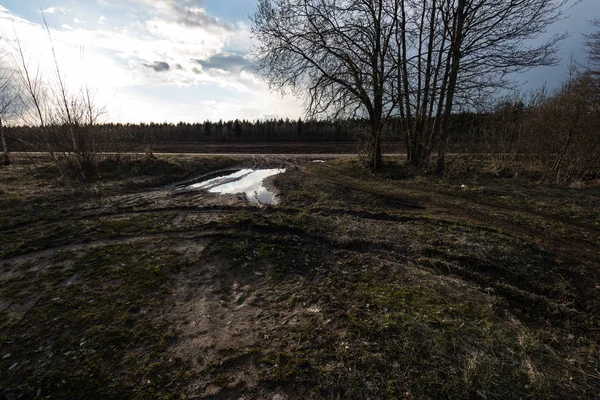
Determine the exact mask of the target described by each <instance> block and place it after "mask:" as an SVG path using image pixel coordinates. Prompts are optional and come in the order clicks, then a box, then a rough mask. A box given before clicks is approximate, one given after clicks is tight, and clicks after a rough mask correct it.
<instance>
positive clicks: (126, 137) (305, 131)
mask: <svg viewBox="0 0 600 400" xmlns="http://www.w3.org/2000/svg"><path fill="white" fill-rule="evenodd" d="M486 115H487V114H476V113H461V114H456V115H454V117H453V123H452V125H451V126H452V128H451V135H450V138H451V139H450V140H451V141H452V142H454V143H461V142H465V141H468V142H469V143H472V142H473V140H476V139H477V136H478V135H477V132H478V131H479V129H478V127H480V126H481V124H482V122H483V121H484V120H485V117H486ZM401 126H402V124H401V121H400V120H399V119H391V120H390V121H389V122H388V124H387V125H386V129H385V135H384V138H385V140H386V141H387V142H392V143H402V142H404V134H403V132H402V131H401ZM60 130H61V127H60V126H55V127H54V129H48V127H46V128H45V130H44V134H41V132H40V129H39V128H38V127H31V126H17V127H12V128H8V129H7V138H8V139H9V141H10V147H11V148H12V149H13V150H28V151H35V150H40V151H43V150H45V149H44V148H43V145H44V143H43V142H44V141H45V140H46V139H48V138H47V137H46V136H47V135H48V132H52V131H55V132H57V134H58V132H59V131H60ZM87 130H88V131H87V132H88V133H87V134H88V135H91V136H94V137H96V138H97V141H100V142H105V143H106V144H107V146H110V147H113V146H114V145H116V144H119V146H120V147H122V146H124V145H125V144H128V145H127V146H125V147H127V148H129V147H135V146H138V145H141V146H145V147H148V146H152V145H157V144H176V143H269V142H307V143H332V142H355V141H357V140H358V141H360V140H363V139H364V140H367V138H368V132H369V124H368V121H367V120H361V119H354V120H344V121H324V120H319V121H313V120H307V121H305V120H302V119H298V120H290V119H285V120H284V119H271V120H266V121H246V120H237V119H236V120H234V121H218V122H210V121H205V122H202V123H186V122H180V123H177V124H175V123H150V124H145V123H140V124H130V123H126V124H121V123H106V124H97V125H94V126H90V127H87Z"/></svg>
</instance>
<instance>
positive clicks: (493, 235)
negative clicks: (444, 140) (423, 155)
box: [0, 156, 600, 400]
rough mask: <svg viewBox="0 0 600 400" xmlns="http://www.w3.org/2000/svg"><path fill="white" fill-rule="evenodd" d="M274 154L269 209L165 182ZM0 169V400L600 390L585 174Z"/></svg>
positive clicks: (330, 167) (597, 283)
mask: <svg viewBox="0 0 600 400" xmlns="http://www.w3.org/2000/svg"><path fill="white" fill-rule="evenodd" d="M242 165H243V166H263V167H271V168H273V167H286V168H287V172H286V173H285V174H284V175H279V176H276V177H275V178H274V179H272V181H271V182H270V183H269V185H270V186H273V187H275V188H276V189H277V190H278V191H279V196H280V201H281V202H280V204H279V205H278V206H276V207H264V206H263V207H255V206H252V205H251V204H249V203H248V202H247V201H246V200H245V198H244V196H241V195H228V196H220V195H216V194H211V193H206V192H194V191H183V192H181V191H174V190H173V189H172V186H170V184H171V183H173V182H176V181H180V180H184V179H188V178H193V177H197V176H200V175H202V174H204V173H207V172H211V171H214V170H217V169H221V168H226V167H232V166H242ZM101 170H102V171H103V172H102V179H100V180H98V181H96V182H94V183H90V184H85V185H82V184H75V183H70V184H69V183H64V182H59V181H57V179H56V172H55V171H54V170H53V168H52V167H51V166H47V165H45V164H43V163H40V164H39V165H37V168H34V167H32V166H31V165H29V164H28V163H27V162H25V161H20V162H17V163H15V164H14V165H12V166H10V167H2V168H0V210H1V211H0V226H1V227H2V228H1V230H0V349H1V350H0V398H6V399H17V398H55V399H67V398H72V399H76V398H77V399H82V398H103V399H124V398H135V399H149V398H204V399H274V400H275V399H278V400H280V399H303V398H327V399H330V398H339V399H354V398H360V399H382V398H390V399H391V398H397V399H421V398H487V399H490V398H506V399H512V398H522V399H527V398H532V399H533V398H536V399H538V398H556V399H564V398H581V399H594V398H600V397H599V396H598V393H600V355H599V349H598V340H599V339H600V312H599V311H600V270H599V268H598V266H599V265H600V245H599V244H600V222H599V221H600V185H598V184H597V183H594V182H591V183H580V184H577V185H573V186H572V187H558V186H548V185H543V184H539V183H537V182H536V181H535V180H533V179H525V178H523V179H521V180H509V179H502V178H499V177H495V176H492V175H489V174H486V173H485V169H484V168H481V167H480V168H479V169H478V170H477V172H473V171H470V172H468V173H466V172H465V174H462V175H460V176H458V177H455V178H447V179H443V180H434V179H431V178H428V177H426V176H420V175H415V174H414V173H412V172H411V171H407V170H405V169H404V168H403V167H402V166H401V165H400V164H399V163H398V162H396V161H395V160H389V162H388V167H387V168H386V169H384V170H383V171H381V172H378V173H376V174H373V173H371V172H370V171H368V170H365V169H364V168H362V167H361V166H360V165H359V164H358V161H357V160H346V159H339V160H330V161H328V162H326V163H313V162H309V161H306V162H302V161H299V160H294V161H289V160H285V159H255V160H251V159H244V160H235V159H231V158H219V157H208V158H201V157H182V156H178V157H164V158H161V159H160V160H150V161H148V160H147V161H136V162H126V163H122V164H118V165H116V164H115V165H105V166H103V168H102V169H101Z"/></svg>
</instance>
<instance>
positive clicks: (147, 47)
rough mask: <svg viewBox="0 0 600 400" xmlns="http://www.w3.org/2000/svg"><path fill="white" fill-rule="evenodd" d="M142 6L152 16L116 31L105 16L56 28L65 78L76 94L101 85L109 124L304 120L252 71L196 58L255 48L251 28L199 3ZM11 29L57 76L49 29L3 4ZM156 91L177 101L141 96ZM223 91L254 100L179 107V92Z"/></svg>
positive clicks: (3, 22) (0, 21)
mask: <svg viewBox="0 0 600 400" xmlns="http://www.w3.org/2000/svg"><path fill="white" fill-rule="evenodd" d="M136 1H138V2H142V3H143V4H149V6H148V7H149V9H150V15H149V16H147V17H146V18H144V17H140V19H139V21H137V22H132V23H130V24H127V25H125V26H122V27H115V26H114V22H113V21H111V25H110V26H109V25H108V24H106V22H107V20H106V17H104V16H99V17H98V22H99V25H100V27H99V28H98V29H91V28H88V27H87V26H86V25H81V24H80V22H81V21H79V20H78V19H77V18H75V19H74V23H75V24H79V25H78V29H77V30H73V28H72V27H71V26H69V25H66V24H63V25H61V28H59V29H55V28H50V31H51V34H52V38H53V43H54V45H55V48H56V49H55V50H56V54H57V55H58V59H59V60H58V61H59V65H60V68H61V72H62V74H63V75H64V77H65V80H66V81H68V82H69V84H70V86H71V87H72V88H73V90H77V89H78V88H80V87H82V86H85V85H88V86H90V87H91V88H98V94H97V99H98V102H99V103H100V104H106V105H107V108H108V111H109V118H110V119H113V120H120V121H123V122H125V121H133V122H137V121H150V120H155V121H178V120H184V121H194V120H204V119H217V120H218V119H228V118H232V119H235V118H240V119H241V118H245V119H255V118H257V117H259V116H260V115H261V113H263V114H265V113H268V114H274V113H275V114H277V115H279V116H282V117H287V116H289V117H295V116H298V115H299V110H300V107H299V104H298V102H297V101H296V100H295V99H293V98H291V97H290V98H286V99H285V100H281V99H279V98H278V97H277V96H276V95H275V94H272V93H270V92H269V89H268V86H267V84H266V83H265V82H264V80H263V79H262V78H261V77H259V76H257V75H256V74H254V73H253V72H252V71H251V70H249V69H247V68H246V69H240V68H231V69H227V67H226V66H224V67H223V68H222V69H218V68H202V66H201V65H200V64H199V63H198V61H197V60H208V59H210V58H211V57H213V56H216V55H229V54H231V53H230V52H231V51H235V52H238V53H240V52H242V50H243V49H244V48H247V47H249V44H250V39H249V29H248V27H247V26H246V25H245V24H243V23H232V24H230V25H229V26H228V25H226V24H224V23H223V22H222V21H219V20H217V19H216V18H213V17H210V16H208V15H206V13H205V11H204V10H203V9H201V8H200V7H201V5H202V3H201V2H198V1H195V2H189V1H188V2H186V3H183V2H179V3H176V2H175V1H173V0H159V1H154V0H153V1H150V0H136ZM141 15H143V14H141ZM40 22H41V21H40ZM50 26H53V25H52V24H50ZM13 27H14V30H15V31H16V32H17V34H18V35H19V38H20V39H21V42H22V44H23V47H24V49H25V51H26V53H27V57H28V58H29V59H30V60H31V65H32V66H33V65H35V64H37V63H39V64H40V70H41V71H42V72H43V73H45V75H46V76H48V77H52V76H54V72H53V63H52V56H51V54H50V51H49V43H48V37H47V34H46V33H45V30H44V28H43V25H42V24H41V23H32V22H30V21H27V20H24V19H22V18H19V17H17V16H14V15H12V14H11V13H10V12H9V11H8V10H7V9H6V8H3V7H2V6H0V32H2V31H4V32H11V33H12V32H13ZM232 44H235V45H233V46H232ZM167 65H168V68H167ZM157 66H159V67H157ZM152 87H165V88H168V89H169V93H171V97H166V98H160V99H159V98H154V97H152V98H147V97H144V96H143V95H142V94H141V93H142V92H143V90H142V89H141V88H152ZM218 87H221V88H223V89H226V90H227V91H228V92H233V93H240V96H243V97H244V98H246V99H247V98H249V97H250V98H254V99H255V100H254V101H244V102H239V101H236V100H233V99H231V100H219V101H217V102H216V103H215V104H205V103H201V104H198V102H196V101H194V100H190V104H180V101H178V99H177V95H176V93H177V92H176V90H177V88H182V89H181V90H189V89H183V88H198V90H200V91H203V90H205V88H210V90H218V89H216V88H218ZM173 93H174V94H173ZM217 94H218V93H215V95H217ZM204 97H205V98H207V97H210V93H204ZM199 102H201V100H199Z"/></svg>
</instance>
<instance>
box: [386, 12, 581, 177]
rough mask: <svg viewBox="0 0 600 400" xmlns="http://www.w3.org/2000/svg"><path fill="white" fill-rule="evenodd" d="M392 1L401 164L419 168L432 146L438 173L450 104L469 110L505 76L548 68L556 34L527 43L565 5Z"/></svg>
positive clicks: (554, 59)
mask: <svg viewBox="0 0 600 400" xmlns="http://www.w3.org/2000/svg"><path fill="white" fill-rule="evenodd" d="M399 1H400V7H399V8H400V12H399V13H398V15H397V20H398V24H397V25H398V27H399V29H398V30H397V36H396V38H395V39H396V40H395V43H396V49H397V51H398V56H397V60H398V65H399V68H398V69H397V72H398V79H397V81H398V91H397V93H398V94H399V95H400V99H399V101H398V106H399V115H400V116H401V118H402V120H403V122H404V123H403V124H402V127H403V130H404V134H405V137H406V144H407V155H408V162H409V164H410V165H412V166H417V167H425V166H427V165H428V164H429V158H430V155H431V153H432V151H433V150H434V149H435V147H436V146H437V150H438V158H437V168H436V169H437V171H438V173H442V172H443V170H444V165H445V149H446V143H447V140H448V132H449V130H450V124H451V116H452V113H453V112H454V110H455V108H456V106H457V104H458V106H472V105H473V104H474V103H476V102H477V100H478V99H480V98H482V95H488V94H489V93H490V92H493V91H494V90H495V89H498V88H506V87H509V86H510V77H511V74H514V73H517V72H522V71H524V70H527V69H529V68H533V67H536V66H542V65H553V64H556V63H557V62H558V59H557V57H556V56H555V54H556V51H557V50H558V45H559V44H560V41H561V39H563V38H564V35H562V34H556V35H553V36H551V37H549V38H548V39H547V40H546V41H543V42H540V41H539V40H537V41H536V40H535V39H538V36H539V35H540V34H541V33H543V32H545V30H546V28H547V27H548V26H549V25H550V24H552V23H553V22H555V21H557V20H558V19H560V18H561V17H562V16H563V13H564V11H565V5H566V4H567V3H568V0H510V1H507V0H419V1H417V0H399ZM575 2H577V0H576V1H575Z"/></svg>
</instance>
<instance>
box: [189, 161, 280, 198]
mask: <svg viewBox="0 0 600 400" xmlns="http://www.w3.org/2000/svg"><path fill="white" fill-rule="evenodd" d="M284 172H285V169H258V170H253V169H241V170H239V171H223V174H221V175H219V176H217V177H215V178H211V179H208V180H206V181H203V182H198V183H195V184H193V185H190V186H188V188H189V189H201V190H208V191H209V192H211V193H221V194H236V193H245V194H246V198H247V199H248V201H250V202H251V203H254V204H277V196H276V194H275V193H274V192H272V191H271V190H269V189H267V188H266V187H265V186H264V184H263V181H264V180H265V179H266V178H268V177H270V176H273V175H277V174H282V173H284Z"/></svg>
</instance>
